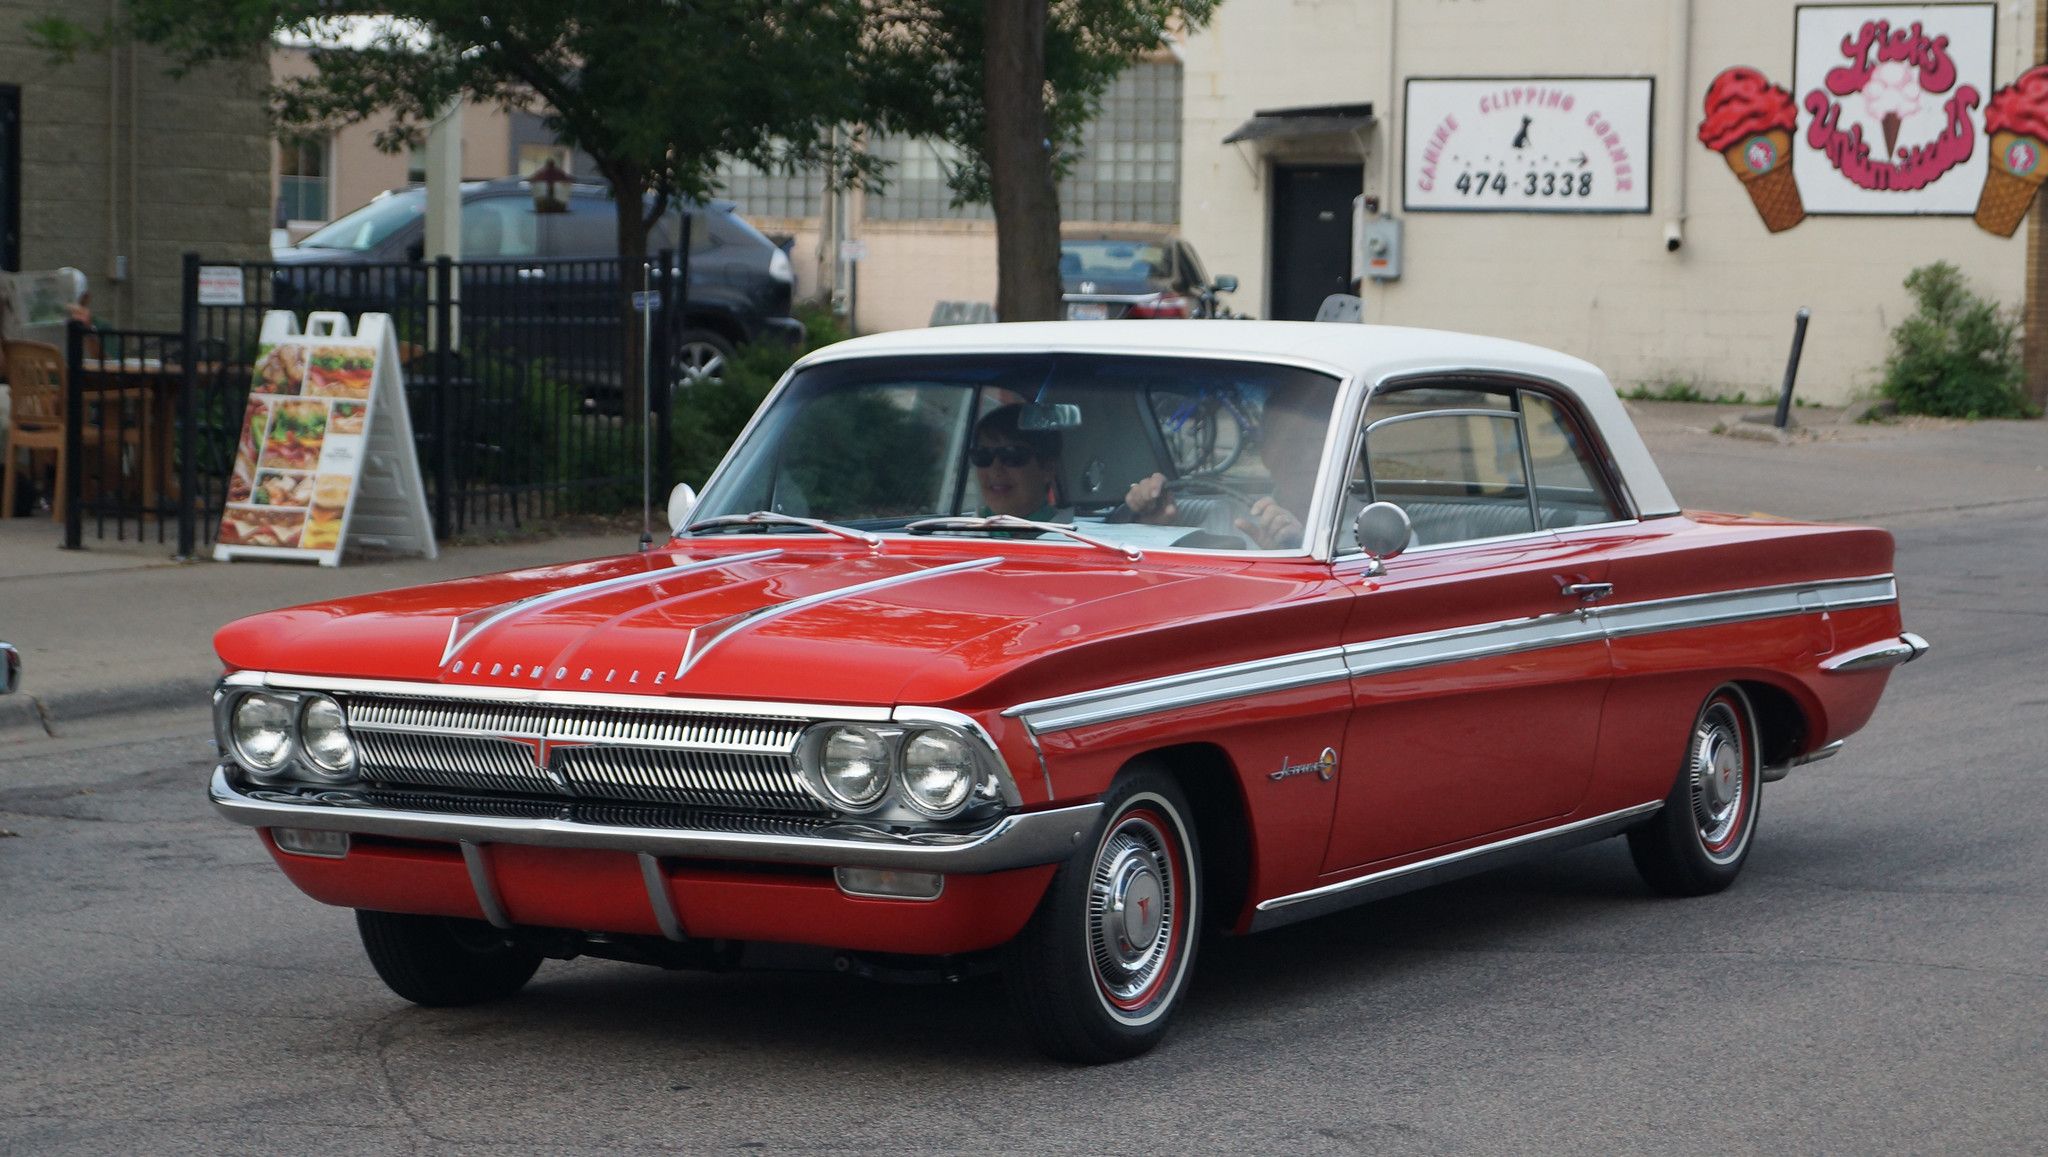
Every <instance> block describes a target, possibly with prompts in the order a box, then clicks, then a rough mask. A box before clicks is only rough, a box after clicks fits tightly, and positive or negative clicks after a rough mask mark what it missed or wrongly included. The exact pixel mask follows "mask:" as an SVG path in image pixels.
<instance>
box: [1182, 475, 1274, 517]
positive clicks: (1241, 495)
mask: <svg viewBox="0 0 2048 1157" xmlns="http://www.w3.org/2000/svg"><path fill="white" fill-rule="evenodd" d="M1166 492H1167V493H1168V494H1171V495H1173V496H1174V497H1175V498H1228V499H1230V500H1231V501H1232V502H1235V503H1236V504H1238V505H1239V506H1242V507H1244V509H1245V512H1246V513H1250V512H1251V508H1252V506H1253V505H1254V504H1255V503H1257V502H1258V499H1257V498H1255V497H1253V496H1252V495H1250V494H1248V493H1246V492H1245V491H1244V490H1243V489H1242V488H1241V487H1237V486H1232V485H1231V484H1230V483H1228V482H1224V481H1222V480H1221V479H1217V478H1212V477H1209V476H1208V475H1193V476H1190V477H1187V478H1174V479H1170V480H1168V481H1167V483H1166Z"/></svg>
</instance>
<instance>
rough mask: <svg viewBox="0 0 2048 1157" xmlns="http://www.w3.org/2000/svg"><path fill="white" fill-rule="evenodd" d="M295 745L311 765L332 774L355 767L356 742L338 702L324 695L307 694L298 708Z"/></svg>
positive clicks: (344, 773) (343, 772) (341, 774)
mask: <svg viewBox="0 0 2048 1157" xmlns="http://www.w3.org/2000/svg"><path fill="white" fill-rule="evenodd" d="M299 748H300V750H301V751H303V752H305V755H306V759H307V761H308V762H310V763H311V764H312V765H313V766H314V767H316V768H318V769H319V770H321V771H324V772H326V773H327V774H328V775H332V776H343V775H347V774H348V773H349V772H351V771H354V770H355V766H356V745H355V741H354V740H353V739H350V738H349V734H348V719H347V717H346V716H344V715H343V714H342V713H341V704H339V703H336V702H335V701H334V700H333V699H330V698H328V697H327V696H325V695H308V696H306V700H305V702H304V703H303V704H301V705H300V707H299Z"/></svg>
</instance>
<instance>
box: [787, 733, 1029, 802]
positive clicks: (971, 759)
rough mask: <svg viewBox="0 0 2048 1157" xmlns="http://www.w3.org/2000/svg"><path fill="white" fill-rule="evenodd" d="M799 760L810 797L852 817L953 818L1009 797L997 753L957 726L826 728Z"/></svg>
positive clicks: (802, 744) (801, 746) (807, 742)
mask: <svg viewBox="0 0 2048 1157" xmlns="http://www.w3.org/2000/svg"><path fill="white" fill-rule="evenodd" d="M797 762H798V766H799V768H800V770H801V771H802V773H803V777H804V784H805V786H807V787H809V788H810V791H811V794H812V795H814V796H816V797H817V798H818V799H819V800H820V801H821V802H822V803H824V804H825V805H826V806H827V807H829V808H831V809H832V810H834V811H836V812H840V813H842V814H847V815H863V816H865V815H873V816H875V817H876V818H881V819H892V820H903V821H912V822H914V821H918V820H930V819H937V820H944V819H952V818H954V817H956V816H959V815H961V814H962V813H964V812H966V811H968V810H969V809H970V808H971V807H973V806H974V805H975V804H977V803H982V804H987V803H991V802H993V801H996V800H997V799H999V797H1000V796H1001V795H1002V791H1001V788H1000V787H999V774H998V771H997V759H996V756H995V753H994V752H993V751H991V750H990V749H989V747H988V745H987V744H986V743H985V742H983V741H982V740H980V739H979V738H977V737H975V736H972V735H969V734H967V733H966V732H964V731H961V730H956V729H954V728H953V727H951V726H914V727H906V726H902V725H899V724H859V723H821V724H818V725H817V726H815V727H813V728H811V729H810V730H809V731H807V732H805V733H804V736H803V738H802V739H801V740H800V741H799V742H798V744H797Z"/></svg>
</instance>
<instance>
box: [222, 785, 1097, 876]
mask: <svg viewBox="0 0 2048 1157" xmlns="http://www.w3.org/2000/svg"><path fill="white" fill-rule="evenodd" d="M207 798H209V799H210V800H212V801H213V806H214V808H215V810H217V811H219V812H220V814H221V815H223V816H226V817H227V818H228V819H231V820H233V821H234V822H236V823H238V824H244V825H247V826H249V827H252V828H311V829H314V830H316V831H332V832H351V833H360V834H362V835H376V836H392V837H396V838H399V839H412V840H443V841H446V842H449V843H471V844H529V845H533V846H536V847H546V848H597V849H604V850H608V851H619V852H631V853H634V854H637V855H646V856H678V857H684V858H688V859H700V860H743V861H744V860H751V861H756V862H762V863H777V864H816V865H819V866H822V867H834V868H895V869H899V870H904V871H916V872H940V873H962V874H970V875H971V874H977V873H983V872H1000V871H1005V870H1008V869H1010V868H1028V867H1032V866H1035V865H1038V864H1050V863H1056V862H1058V861H1060V860H1064V859H1066V858H1067V857H1068V856H1069V855H1072V854H1073V850H1074V848H1075V846H1076V845H1078V844H1079V843H1080V842H1081V840H1082V838H1083V837H1084V836H1086V835H1087V833H1088V831H1089V830H1090V829H1091V828H1092V827H1093V826H1094V824H1095V820H1096V817H1097V816H1098V815H1099V814H1100V813H1101V811H1102V805H1101V804H1099V803H1085V804H1077V805H1075V806H1073V807H1064V808H1054V809H1052V810H1050V811H1039V812H1024V813H1020V814H1017V815H1010V816H1004V817H1003V818H1002V819H1000V820H997V821H996V822H995V823H993V824H991V825H989V826H988V827H986V828H982V829H981V830H979V831H974V832H919V833H911V834H900V833H891V832H885V831H879V830H877V829H874V828H868V827H861V826H858V825H854V824H840V825H836V826H832V827H827V828H822V829H820V831H821V833H823V834H819V835H809V836H798V835H769V834H762V833H757V832H721V831H703V830H695V829H686V828H647V827H624V826H614V825H608V824H595V823H583V822H578V821H573V820H559V819H532V818H513V817H505V816H483V815H459V814H447V813H442V812H415V811H401V810H397V809H394V808H386V807H378V806H375V805H372V804H369V803H367V802H365V801H364V800H362V798H361V797H359V796H357V795H355V794H353V793H351V792H349V791H347V790H344V789H332V788H319V789H309V790H308V791H307V792H304V793H300V792H292V791H281V790H273V789H269V788H258V789H250V790H244V789H242V788H240V787H237V786H236V785H235V784H234V783H233V782H232V781H231V780H230V779H229V778H228V772H227V768H226V767H224V766H223V767H216V768H215V769H214V772H213V782H212V783H211V784H209V785H208V787H207Z"/></svg>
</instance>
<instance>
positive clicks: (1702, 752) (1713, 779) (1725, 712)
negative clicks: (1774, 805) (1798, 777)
mask: <svg viewBox="0 0 2048 1157" xmlns="http://www.w3.org/2000/svg"><path fill="white" fill-rule="evenodd" d="M1748 762H1749V759H1748V751H1747V749H1746V748H1745V747H1744V746H1743V736H1742V724H1741V721H1740V720H1739V719H1737V718H1736V714H1735V708H1734V707H1733V706H1732V705H1730V704H1728V703H1723V702H1715V703H1714V704H1712V705H1711V706H1709V707H1708V708H1707V710H1706V711H1705V712H1704V713H1703V714H1702V715H1701V716H1700V721H1699V724H1698V726H1697V727H1696V728H1695V729H1694V731H1693V737H1692V759H1691V762H1690V765H1689V766H1690V771H1691V779H1692V814H1693V822H1694V823H1695V824H1696V825H1697V826H1698V829H1699V833H1700V842H1701V843H1702V844H1704V845H1705V846H1706V849H1707V852H1708V854H1709V855H1716V854H1718V853H1721V852H1724V851H1727V850H1728V845H1729V844H1730V842H1731V840H1732V839H1733V838H1734V837H1735V836H1736V834H1737V828H1738V827H1739V826H1740V824H1741V823H1742V817H1743V815H1744V813H1745V811H1746V810H1747V808H1746V805H1747V803H1748V799H1747V796H1748V793H1749V791H1750V784H1749V782H1748V771H1749V768H1748Z"/></svg>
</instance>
